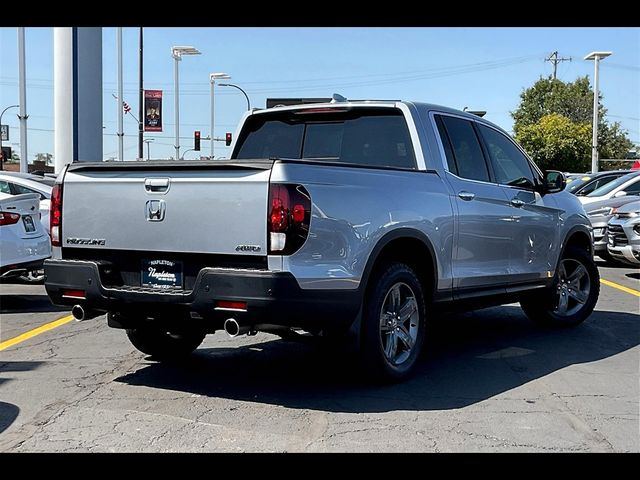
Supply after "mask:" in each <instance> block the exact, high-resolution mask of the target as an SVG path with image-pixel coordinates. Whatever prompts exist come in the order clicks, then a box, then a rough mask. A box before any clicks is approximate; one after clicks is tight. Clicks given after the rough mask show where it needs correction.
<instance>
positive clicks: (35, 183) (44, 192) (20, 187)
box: [0, 172, 56, 233]
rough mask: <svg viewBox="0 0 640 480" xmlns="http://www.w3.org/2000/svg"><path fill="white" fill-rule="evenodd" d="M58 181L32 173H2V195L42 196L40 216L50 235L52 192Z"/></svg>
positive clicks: (0, 184)
mask: <svg viewBox="0 0 640 480" xmlns="http://www.w3.org/2000/svg"><path fill="white" fill-rule="evenodd" d="M55 181H56V179H55V178H50V177H44V176H39V175H32V174H30V173H18V172H0V193H6V194H9V195H20V194H22V193H37V194H38V195H39V196H40V214H41V216H42V218H41V220H42V225H43V226H44V229H45V230H46V231H47V233H49V207H50V203H51V190H52V189H53V185H54V184H55Z"/></svg>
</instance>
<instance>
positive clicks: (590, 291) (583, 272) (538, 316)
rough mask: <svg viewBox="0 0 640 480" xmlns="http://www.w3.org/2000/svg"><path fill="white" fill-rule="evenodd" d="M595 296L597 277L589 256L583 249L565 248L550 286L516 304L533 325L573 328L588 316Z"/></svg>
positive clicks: (594, 303)
mask: <svg viewBox="0 0 640 480" xmlns="http://www.w3.org/2000/svg"><path fill="white" fill-rule="evenodd" d="M599 294H600V274H599V273H598V267H596V264H595V262H594V261H593V258H592V257H591V255H589V253H588V252H586V251H585V250H581V249H578V248H567V250H566V252H565V254H564V256H563V257H562V259H561V260H560V264H559V265H558V271H557V273H556V278H555V280H554V282H553V285H552V287H551V288H550V289H545V290H544V291H541V292H539V293H538V292H536V293H535V294H533V295H531V296H529V297H528V298H526V299H523V300H522V301H521V302H520V305H521V306H522V309H523V310H524V313H525V314H526V315H527V317H529V318H530V319H531V320H533V321H535V322H538V323H541V324H545V325H549V326H574V325H578V324H579V323H582V322H583V321H584V320H585V319H586V318H587V317H588V316H589V315H591V312H593V309H594V308H595V306H596V302H597V301H598V295H599Z"/></svg>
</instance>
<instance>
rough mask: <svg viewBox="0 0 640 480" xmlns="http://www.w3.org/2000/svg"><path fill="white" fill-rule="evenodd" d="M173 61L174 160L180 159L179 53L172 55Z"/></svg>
mask: <svg viewBox="0 0 640 480" xmlns="http://www.w3.org/2000/svg"><path fill="white" fill-rule="evenodd" d="M173 58H174V60H175V62H174V66H173V83H174V85H175V88H174V90H175V92H174V94H173V108H174V110H175V124H176V128H175V134H176V139H175V140H176V141H175V144H174V147H175V149H176V160H180V99H179V98H178V92H179V91H180V90H179V86H178V62H179V61H180V60H181V58H180V56H179V55H174V56H173Z"/></svg>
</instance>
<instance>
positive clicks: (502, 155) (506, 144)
mask: <svg viewBox="0 0 640 480" xmlns="http://www.w3.org/2000/svg"><path fill="white" fill-rule="evenodd" d="M477 126H478V130H480V134H481V135H482V138H483V140H484V143H485V145H486V147H487V151H488V152H489V158H490V160H491V165H492V166H493V171H494V173H495V176H496V181H497V182H498V183H500V184H502V185H510V186H512V187H520V188H526V189H530V190H531V189H533V188H534V186H535V181H534V177H533V172H532V171H531V166H530V165H529V161H528V160H527V157H525V156H524V154H523V153H522V152H521V151H520V150H519V149H518V147H516V146H515V144H514V143H513V142H512V141H511V140H510V139H509V138H507V137H506V136H504V135H503V134H502V133H500V132H498V131H497V130H494V129H493V128H489V127H486V126H484V125H481V124H477Z"/></svg>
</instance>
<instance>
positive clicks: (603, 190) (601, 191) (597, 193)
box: [587, 173, 639, 197]
mask: <svg viewBox="0 0 640 480" xmlns="http://www.w3.org/2000/svg"><path fill="white" fill-rule="evenodd" d="M638 176H639V174H637V173H628V174H627V175H623V176H622V177H619V178H616V179H615V180H614V181H613V182H609V183H607V184H606V185H603V186H601V187H600V188H596V189H595V190H594V191H593V192H591V193H590V194H588V195H587V197H601V196H602V195H606V194H608V193H611V192H613V191H614V190H615V189H616V188H618V187H619V186H621V185H624V184H625V183H627V182H628V181H629V180H631V179H632V178H637V177H638Z"/></svg>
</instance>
